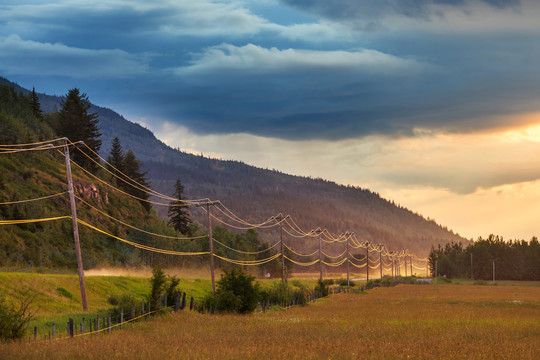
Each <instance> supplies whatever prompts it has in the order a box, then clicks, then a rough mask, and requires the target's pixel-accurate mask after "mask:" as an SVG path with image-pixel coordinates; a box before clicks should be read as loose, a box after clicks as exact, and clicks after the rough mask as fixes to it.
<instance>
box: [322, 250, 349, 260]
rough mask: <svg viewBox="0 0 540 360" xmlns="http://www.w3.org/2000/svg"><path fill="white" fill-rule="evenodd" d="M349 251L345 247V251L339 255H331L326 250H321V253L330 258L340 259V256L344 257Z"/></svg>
mask: <svg viewBox="0 0 540 360" xmlns="http://www.w3.org/2000/svg"><path fill="white" fill-rule="evenodd" d="M346 253H347V249H345V251H343V252H342V253H341V254H339V255H337V256H330V255H328V254H325V253H324V251H321V254H322V255H324V256H326V257H327V258H329V259H339V258H340V257H342V256H343V255H345V254H346Z"/></svg>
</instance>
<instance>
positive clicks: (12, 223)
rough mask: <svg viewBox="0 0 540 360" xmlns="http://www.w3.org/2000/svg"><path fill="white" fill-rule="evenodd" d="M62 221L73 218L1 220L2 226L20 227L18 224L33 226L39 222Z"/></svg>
mask: <svg viewBox="0 0 540 360" xmlns="http://www.w3.org/2000/svg"><path fill="white" fill-rule="evenodd" d="M62 219H71V216H57V217H51V218H43V219H25V220H0V225H18V224H32V223H38V222H46V221H55V220H62Z"/></svg>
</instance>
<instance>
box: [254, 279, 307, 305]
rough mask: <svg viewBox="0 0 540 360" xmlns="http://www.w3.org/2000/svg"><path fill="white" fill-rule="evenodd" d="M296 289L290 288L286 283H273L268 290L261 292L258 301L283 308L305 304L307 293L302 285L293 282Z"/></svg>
mask: <svg viewBox="0 0 540 360" xmlns="http://www.w3.org/2000/svg"><path fill="white" fill-rule="evenodd" d="M293 284H294V285H295V286H296V287H297V288H294V287H292V286H291V285H290V284H289V283H288V282H281V281H279V282H275V283H274V284H273V286H272V287H271V288H270V289H268V290H263V291H261V296H260V299H261V300H264V301H266V302H269V303H270V304H278V305H282V304H284V305H285V306H287V305H289V304H290V303H293V304H297V305H302V306H303V305H306V304H307V291H306V288H305V286H304V285H302V284H301V283H300V282H293Z"/></svg>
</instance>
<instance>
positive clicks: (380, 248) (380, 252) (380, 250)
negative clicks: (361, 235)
mask: <svg viewBox="0 0 540 360" xmlns="http://www.w3.org/2000/svg"><path fill="white" fill-rule="evenodd" d="M379 269H380V270H381V280H382V244H379Z"/></svg>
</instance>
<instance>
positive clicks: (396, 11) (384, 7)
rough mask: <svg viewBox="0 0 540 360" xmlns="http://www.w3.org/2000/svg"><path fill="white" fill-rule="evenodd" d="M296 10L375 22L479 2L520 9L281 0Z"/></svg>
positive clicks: (437, 2)
mask: <svg viewBox="0 0 540 360" xmlns="http://www.w3.org/2000/svg"><path fill="white" fill-rule="evenodd" d="M282 2H283V3H285V4H288V5H290V6H293V7H295V8H299V9H304V10H307V11H311V12H315V13H317V14H319V15H322V16H325V17H329V18H332V19H336V20H357V19H370V20H371V21H374V20H375V21H376V20H377V19H378V18H381V17H384V16H387V15H401V16H406V17H411V18H418V19H428V18H430V17H432V16H441V15H442V14H443V10H442V9H441V7H437V6H446V7H452V8H458V9H460V8H462V9H463V10H464V11H466V10H467V6H469V5H471V4H474V3H477V4H478V3H479V4H485V5H488V6H491V7H495V8H506V7H511V6H517V5H519V3H520V0H410V1H403V0H377V1H372V0H335V1H325V0H282Z"/></svg>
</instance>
